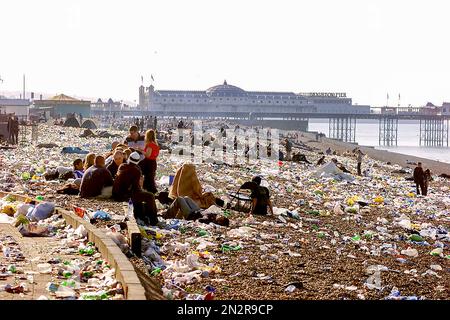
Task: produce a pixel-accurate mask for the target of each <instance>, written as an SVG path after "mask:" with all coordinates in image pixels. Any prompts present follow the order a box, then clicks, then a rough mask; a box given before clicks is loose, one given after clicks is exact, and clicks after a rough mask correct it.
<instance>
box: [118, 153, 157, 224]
mask: <svg viewBox="0 0 450 320" xmlns="http://www.w3.org/2000/svg"><path fill="white" fill-rule="evenodd" d="M139 160H140V156H139V154H138V153H137V152H133V153H132V154H130V157H129V159H128V162H127V163H123V164H121V165H120V166H119V169H118V170H117V176H116V179H115V180H114V185H113V191H112V196H113V199H114V200H116V201H122V202H123V201H128V200H129V199H131V201H132V202H133V207H134V216H135V218H139V219H141V220H144V222H146V223H149V224H151V225H156V224H157V223H158V216H157V212H158V209H157V208H156V202H155V196H154V195H153V194H152V193H150V192H145V191H143V190H142V185H143V179H142V172H141V169H140V168H139V166H138V163H139ZM142 205H143V207H144V210H143V211H142V210H137V209H138V208H141V206H142Z"/></svg>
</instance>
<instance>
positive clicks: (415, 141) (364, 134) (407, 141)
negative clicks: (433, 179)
mask: <svg viewBox="0 0 450 320" xmlns="http://www.w3.org/2000/svg"><path fill="white" fill-rule="evenodd" d="M308 129H309V131H317V132H322V133H324V134H325V135H326V136H327V137H328V136H329V135H328V120H327V119H310V120H309V125H308ZM378 130H379V128H378V120H357V122H356V133H355V140H356V141H355V142H356V143H358V144H359V145H361V146H370V147H374V148H375V149H379V150H387V151H391V152H396V153H402V154H407V155H412V156H416V157H421V158H425V159H430V160H436V161H440V162H446V163H450V148H449V147H447V145H446V143H445V146H444V147H425V146H420V145H419V132H420V124H419V121H414V120H399V121H398V133H397V146H394V147H386V146H380V145H379V141H378Z"/></svg>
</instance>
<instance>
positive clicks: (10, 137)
mask: <svg viewBox="0 0 450 320" xmlns="http://www.w3.org/2000/svg"><path fill="white" fill-rule="evenodd" d="M13 121H14V120H13V118H12V117H11V116H10V117H8V127H7V129H8V142H9V143H10V144H14V132H13Z"/></svg>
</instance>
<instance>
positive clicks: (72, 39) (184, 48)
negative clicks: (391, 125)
mask: <svg viewBox="0 0 450 320" xmlns="http://www.w3.org/2000/svg"><path fill="white" fill-rule="evenodd" d="M449 12H450V2H449V1H446V0H442V1H435V0H430V1H411V0H409V1H401V0H396V1H383V0H382V1H380V0H377V1H364V0H339V1H326V0H322V1H317V0H315V1H300V0H293V1H289V0H276V1H275V0H274V1H264V0H263V1H261V0H258V1H256V0H255V1H253V0H227V1H216V0H177V1H175V0H161V1H137V0H127V1H113V0H109V1H99V0H97V1H96V0H88V1H68V0H67V1H66V0H64V1H61V0H39V1H31V0H30V1H25V0H1V1H0V76H1V78H2V79H3V80H4V82H3V83H1V82H0V92H1V91H2V90H21V86H22V74H23V73H26V75H27V90H29V91H35V92H47V93H52V94H53V93H55V94H56V93H66V94H69V95H73V94H75V95H78V96H89V97H102V98H107V97H113V99H126V100H131V101H132V100H137V97H138V86H139V85H140V83H141V75H143V76H144V81H145V84H146V85H149V81H150V75H151V74H153V76H154V78H155V82H154V85H155V87H156V89H190V90H205V89H207V88H208V87H210V86H213V85H216V84H219V83H222V82H223V80H224V79H226V80H227V81H228V83H229V84H234V85H237V86H239V87H241V88H243V89H245V90H261V91H262V90H272V91H275V90H276V91H294V92H309V91H332V92H347V93H348V96H350V97H352V98H353V99H354V102H356V103H358V104H371V105H378V106H379V105H381V104H385V103H386V93H387V92H389V95H390V98H391V99H390V104H396V103H397V99H398V93H401V100H402V101H401V102H402V105H407V104H409V103H411V104H413V105H422V104H424V103H426V102H427V101H431V102H433V103H436V104H440V103H442V101H450V81H449V79H450V41H449V38H450V22H449V20H448V17H449Z"/></svg>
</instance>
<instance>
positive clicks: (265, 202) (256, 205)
mask: <svg viewBox="0 0 450 320" xmlns="http://www.w3.org/2000/svg"><path fill="white" fill-rule="evenodd" d="M252 182H254V183H256V185H257V187H256V188H255V189H254V190H252V193H251V195H250V198H251V199H252V208H251V211H250V214H251V215H253V214H257V215H267V207H269V209H270V212H271V214H272V215H273V207H272V202H271V201H270V192H269V189H267V188H266V187H262V186H261V177H259V176H255V177H253V179H252Z"/></svg>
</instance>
